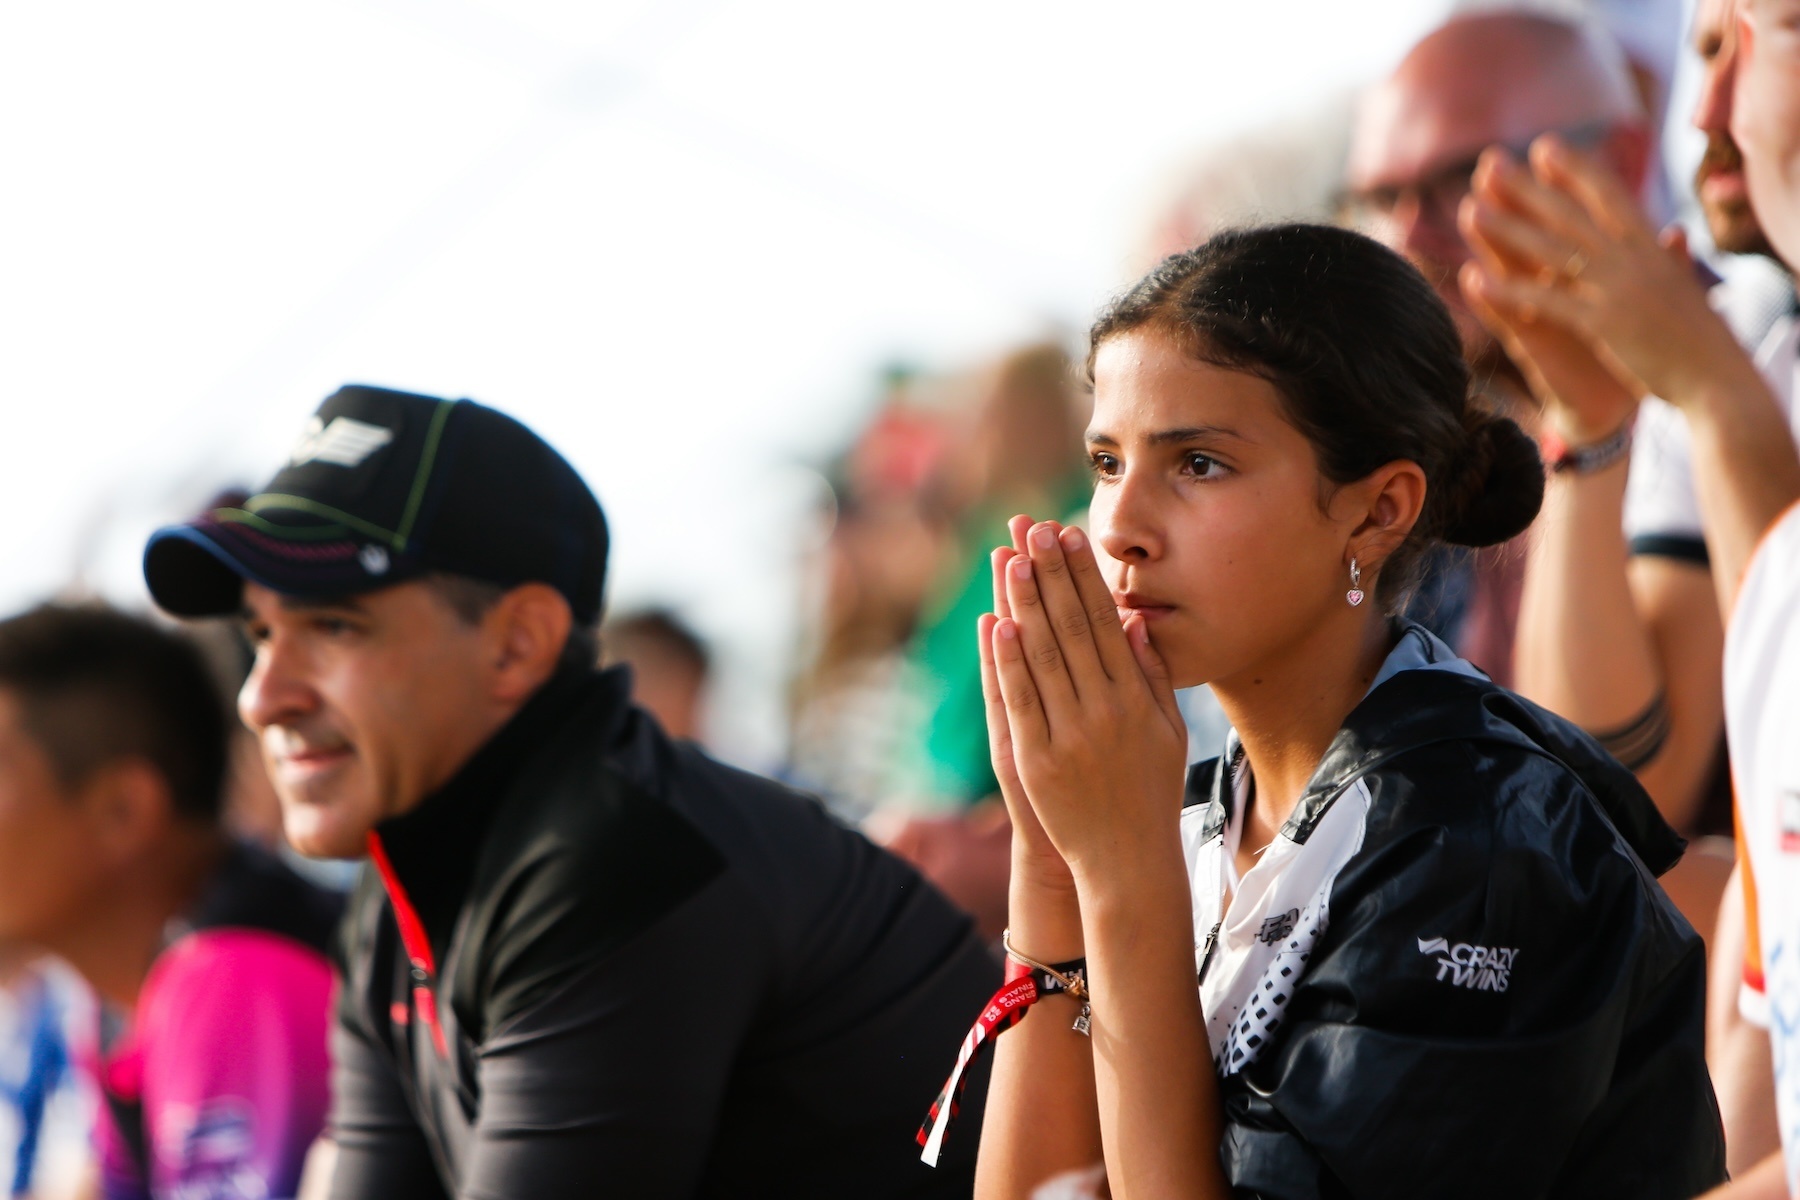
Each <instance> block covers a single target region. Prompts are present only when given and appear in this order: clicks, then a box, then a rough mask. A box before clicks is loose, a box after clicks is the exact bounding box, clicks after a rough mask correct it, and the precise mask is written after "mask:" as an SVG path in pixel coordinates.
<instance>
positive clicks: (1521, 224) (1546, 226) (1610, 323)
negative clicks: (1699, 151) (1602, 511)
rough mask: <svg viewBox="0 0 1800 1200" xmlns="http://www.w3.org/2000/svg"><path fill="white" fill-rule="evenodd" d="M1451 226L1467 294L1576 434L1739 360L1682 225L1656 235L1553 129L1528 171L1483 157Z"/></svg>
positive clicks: (1536, 146) (1497, 154)
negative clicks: (1464, 253)
mask: <svg viewBox="0 0 1800 1200" xmlns="http://www.w3.org/2000/svg"><path fill="white" fill-rule="evenodd" d="M1459 224H1460V226H1461V228H1462V231H1463V234H1464V236H1465V237H1466V238H1467V239H1468V242H1469V245H1470V246H1471V248H1472V249H1473V250H1474V251H1475V254H1476V258H1475V261H1473V262H1470V263H1468V264H1467V265H1465V266H1464V267H1463V271H1462V276H1461V283H1462V287H1463V291H1464V293H1465V294H1466V295H1467V296H1468V297H1469V299H1470V302H1471V304H1472V305H1473V306H1474V308H1475V310H1476V312H1477V313H1478V314H1479V315H1480V316H1481V317H1482V318H1483V320H1484V321H1486V322H1487V323H1488V324H1489V325H1490V327H1492V328H1493V329H1494V330H1495V333H1496V335H1497V336H1499V337H1500V338H1501V340H1502V342H1503V343H1504V344H1505V345H1506V346H1507V349H1508V351H1509V353H1512V354H1513V356H1514V359H1515V361H1518V362H1519V363H1520V366H1521V368H1522V369H1524V370H1525V371H1526V372H1527V374H1528V375H1531V376H1533V378H1532V379H1531V382H1532V383H1533V385H1534V387H1542V388H1544V389H1545V390H1547V391H1548V392H1549V393H1551V394H1550V395H1549V396H1547V397H1546V400H1547V401H1550V402H1552V403H1557V404H1559V405H1560V406H1562V407H1563V409H1564V411H1563V412H1562V413H1561V414H1560V417H1561V419H1562V420H1563V422H1564V423H1565V425H1566V426H1568V428H1566V429H1565V432H1567V433H1569V434H1570V435H1571V436H1572V437H1574V438H1576V439H1577V440H1592V439H1593V438H1595V437H1597V436H1604V435H1605V434H1606V433H1607V432H1610V430H1611V429H1613V428H1616V427H1617V426H1618V424H1619V423H1621V422H1622V420H1623V418H1624V417H1625V416H1627V415H1629V412H1630V408H1629V404H1630V402H1631V401H1634V400H1635V399H1636V398H1637V397H1639V396H1642V395H1643V394H1644V393H1645V392H1646V391H1648V392H1654V393H1655V394H1657V395H1659V396H1662V397H1664V398H1666V399H1668V400H1670V401H1672V402H1674V403H1677V404H1679V403H1680V402H1681V399H1682V398H1683V397H1684V396H1685V395H1687V394H1690V393H1691V392H1692V391H1693V390H1694V389H1695V388H1696V387H1697V386H1699V384H1700V383H1701V381H1703V380H1705V379H1709V378H1716V377H1717V376H1718V374H1719V373H1720V367H1721V364H1723V365H1724V366H1725V368H1726V369H1730V368H1732V367H1733V366H1737V367H1740V368H1741V366H1743V365H1747V360H1746V359H1745V356H1744V355H1743V353H1742V351H1741V350H1739V348H1738V346H1737V343H1736V341H1735V340H1734V339H1733V338H1732V335H1731V331H1730V330H1729V329H1728V328H1727V327H1726V326H1725V323H1724V322H1723V321H1722V320H1720V319H1719V317H1718V316H1717V315H1716V314H1714V313H1713V311H1712V309H1711V308H1710V307H1709V306H1708V304H1707V302H1706V293H1705V290H1704V288H1702V287H1701V285H1700V282H1699V280H1698V279H1697V278H1696V276H1695V272H1694V267H1693V263H1692V261H1691V260H1690V259H1689V257H1688V254H1687V245H1686V241H1685V239H1684V238H1683V237H1682V236H1681V235H1680V233H1679V231H1676V232H1675V233H1672V234H1671V235H1669V236H1668V237H1664V238H1659V237H1658V236H1657V234H1656V233H1655V231H1654V230H1652V229H1651V228H1650V226H1649V224H1648V223H1647V222H1646V221H1645V220H1644V217H1643V215H1642V213H1641V212H1640V211H1639V209H1638V206H1637V203H1636V201H1635V200H1634V199H1633V198H1632V196H1631V194H1630V193H1629V192H1628V191H1627V190H1626V189H1625V186H1624V185H1623V184H1622V183H1621V182H1620V181H1619V180H1618V179H1617V178H1616V177H1614V175H1613V174H1612V173H1611V172H1610V171H1608V170H1607V169H1606V168H1604V167H1603V166H1601V165H1600V164H1599V163H1597V162H1595V161H1594V160H1593V159H1591V158H1588V157H1586V156H1584V155H1582V154H1580V153H1578V152H1576V151H1575V150H1572V149H1570V148H1569V147H1568V146H1566V145H1564V144H1563V143H1562V142H1561V141H1560V140H1559V139H1557V138H1556V137H1555V136H1554V135H1545V136H1544V137H1541V138H1539V139H1538V140H1537V141H1536V142H1534V143H1533V144H1532V147H1531V161H1530V164H1529V167H1527V166H1525V165H1521V164H1519V163H1516V162H1514V161H1512V160H1511V159H1510V158H1509V157H1508V155H1507V154H1506V153H1505V152H1504V151H1502V150H1489V151H1488V152H1487V153H1486V154H1484V155H1483V156H1482V159H1481V164H1480V166H1478V167H1477V168H1476V171H1475V178H1474V186H1473V190H1472V191H1471V193H1470V195H1469V198H1468V199H1466V200H1464V201H1463V207H1462V211H1461V213H1460V215H1459ZM1570 339H1574V340H1576V341H1579V342H1580V343H1581V344H1582V345H1583V346H1585V347H1586V349H1587V350H1588V352H1589V353H1590V354H1591V355H1592V359H1593V362H1594V363H1597V364H1598V365H1600V366H1603V367H1604V368H1605V371H1606V374H1607V375H1608V376H1610V377H1611V380H1612V385H1611V386H1607V384H1606V381H1605V379H1604V378H1603V377H1602V376H1600V375H1599V374H1598V373H1597V372H1595V371H1593V370H1592V369H1591V367H1589V366H1587V365H1586V364H1585V363H1584V362H1583V361H1582V358H1581V356H1579V355H1578V354H1575V353H1573V351H1574V346H1572V345H1571V342H1570Z"/></svg>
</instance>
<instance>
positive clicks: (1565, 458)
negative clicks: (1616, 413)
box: [1543, 421, 1632, 475]
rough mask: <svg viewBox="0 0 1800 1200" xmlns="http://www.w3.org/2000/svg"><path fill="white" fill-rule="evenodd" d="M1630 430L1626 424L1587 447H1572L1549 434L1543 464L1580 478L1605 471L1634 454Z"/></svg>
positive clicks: (1558, 471) (1556, 436) (1544, 443)
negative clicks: (1628, 455)
mask: <svg viewBox="0 0 1800 1200" xmlns="http://www.w3.org/2000/svg"><path fill="white" fill-rule="evenodd" d="M1631 427H1632V422H1630V421H1627V422H1625V424H1623V425H1621V426H1619V428H1618V431H1617V432H1615V433H1612V434H1608V435H1607V436H1606V437H1603V438H1601V439H1600V440H1599V441H1597V442H1589V443H1588V444H1587V445H1585V446H1571V445H1569V444H1568V443H1567V442H1565V441H1563V439H1562V438H1561V437H1559V436H1558V435H1556V434H1554V433H1550V434H1546V435H1545V436H1544V439H1543V449H1544V463H1545V465H1546V466H1548V467H1549V468H1550V470H1551V471H1553V472H1555V473H1557V474H1559V475H1560V474H1561V473H1563V472H1564V471H1573V472H1574V473H1575V474H1577V475H1592V474H1593V473H1594V472H1595V471H1604V470H1605V469H1606V468H1607V467H1610V466H1612V465H1613V464H1614V463H1616V462H1618V461H1619V460H1620V459H1621V458H1624V457H1625V456H1626V455H1627V454H1630V453H1631Z"/></svg>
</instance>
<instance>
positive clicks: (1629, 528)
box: [1625, 313, 1800, 564]
mask: <svg viewBox="0 0 1800 1200" xmlns="http://www.w3.org/2000/svg"><path fill="white" fill-rule="evenodd" d="M1797 338H1800V319H1796V318H1795V316H1794V315H1793V314H1791V313H1789V314H1786V315H1783V316H1781V317H1779V318H1777V319H1776V321H1775V322H1774V324H1773V325H1771V326H1770V327H1769V331H1768V333H1767V334H1766V335H1765V336H1764V337H1763V338H1762V340H1761V343H1760V345H1759V346H1758V348H1757V351H1756V362H1757V365H1758V366H1759V367H1761V368H1762V371H1763V374H1764V375H1765V376H1766V377H1767V378H1768V379H1769V383H1770V386H1771V387H1772V388H1773V389H1774V392H1775V399H1776V400H1777V402H1779V403H1780V405H1781V407H1782V411H1784V412H1785V413H1786V414H1787V417H1788V424H1789V426H1790V427H1791V428H1792V429H1793V431H1794V440H1795V442H1796V443H1800V406H1797V405H1796V404H1795V403H1794V371H1793V364H1794V359H1795V352H1796V339H1797ZM1784 367H1785V369H1784ZM1625 536H1626V538H1627V539H1628V540H1629V541H1630V543H1631V548H1632V552H1633V553H1636V554H1659V555H1663V556H1666V557H1671V558H1682V559H1688V560H1690V561H1693V562H1697V563H1700V564H1704V563H1705V562H1706V556H1705V547H1706V541H1705V538H1704V536H1703V534H1702V531H1701V524H1700V501H1699V499H1698V498H1697V497H1696V495H1695V492H1694V451H1693V446H1692V444H1691V442H1690V440H1689V437H1688V427H1687V418H1686V417H1684V416H1682V415H1681V412H1680V411H1679V410H1678V409H1676V408H1675V406H1674V405H1672V404H1669V403H1667V402H1666V401H1663V400H1660V399H1658V398H1657V397H1655V396H1651V397H1649V398H1647V399H1646V400H1645V401H1644V402H1643V404H1642V405H1640V406H1639V408H1638V417H1637V428H1636V429H1635V430H1634V432H1633V434H1632V445H1631V473H1630V475H1629V476H1628V477H1627V479H1626V481H1625Z"/></svg>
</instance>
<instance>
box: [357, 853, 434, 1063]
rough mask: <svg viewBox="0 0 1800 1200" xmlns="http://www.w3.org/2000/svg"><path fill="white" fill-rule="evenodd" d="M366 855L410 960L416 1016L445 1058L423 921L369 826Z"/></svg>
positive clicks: (432, 963)
mask: <svg viewBox="0 0 1800 1200" xmlns="http://www.w3.org/2000/svg"><path fill="white" fill-rule="evenodd" d="M369 858H370V859H372V860H373V861H374V863H375V870H376V871H378V872H380V874H381V882H382V884H383V885H384V886H385V887H386V888H387V894H388V900H389V902H391V903H392V904H393V906H394V920H395V922H396V923H398V924H399V926H400V941H401V943H402V944H403V945H405V947H406V957H407V959H408V961H410V962H411V963H412V983H413V989H412V994H413V1007H414V1008H415V1009H417V1010H418V1013H419V1019H420V1020H421V1021H424V1022H425V1028H426V1029H429V1030H430V1031H431V1044H432V1045H433V1046H436V1047H437V1052H438V1057H439V1058H448V1057H449V1053H450V1052H449V1050H448V1049H447V1048H446V1047H445V1044H444V1027H443V1026H442V1025H441V1024H439V1023H438V1011H437V996H436V994H435V993H434V992H433V991H432V990H431V989H432V988H433V987H434V986H435V985H436V983H437V963H436V961H435V960H434V959H433V958H432V956H431V939H430V938H428V937H426V936H425V923H424V922H423V921H421V920H419V914H418V911H417V910H416V909H414V908H413V906H412V898H411V897H409V896H408V895H407V894H406V889H405V888H403V887H401V886H400V877H399V876H398V875H396V874H394V864H393V863H391V862H389V861H388V856H387V847H385V846H383V845H382V844H381V835H380V834H379V833H376V832H375V831H374V830H373V829H371V830H369ZM395 1007H398V1005H396V1006H395Z"/></svg>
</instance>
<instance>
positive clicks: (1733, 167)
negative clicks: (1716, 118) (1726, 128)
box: [1694, 133, 1744, 183]
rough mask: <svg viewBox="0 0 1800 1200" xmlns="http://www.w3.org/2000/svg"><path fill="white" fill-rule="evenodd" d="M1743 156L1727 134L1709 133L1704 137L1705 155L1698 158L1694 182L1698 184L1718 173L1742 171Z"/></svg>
mask: <svg viewBox="0 0 1800 1200" xmlns="http://www.w3.org/2000/svg"><path fill="white" fill-rule="evenodd" d="M1743 169H1744V154H1743V152H1742V151H1741V150H1739V149H1738V144H1737V142H1735V141H1733V140H1732V137H1731V135H1730V134H1729V133H1709V134H1707V135H1706V153H1705V154H1703V155H1701V156H1700V166H1699V168H1698V169H1696V170H1695V172H1694V182H1695V183H1699V182H1701V181H1702V180H1704V179H1706V178H1707V177H1708V176H1710V175H1713V174H1715V173H1717V172H1719V171H1742V170H1743Z"/></svg>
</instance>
